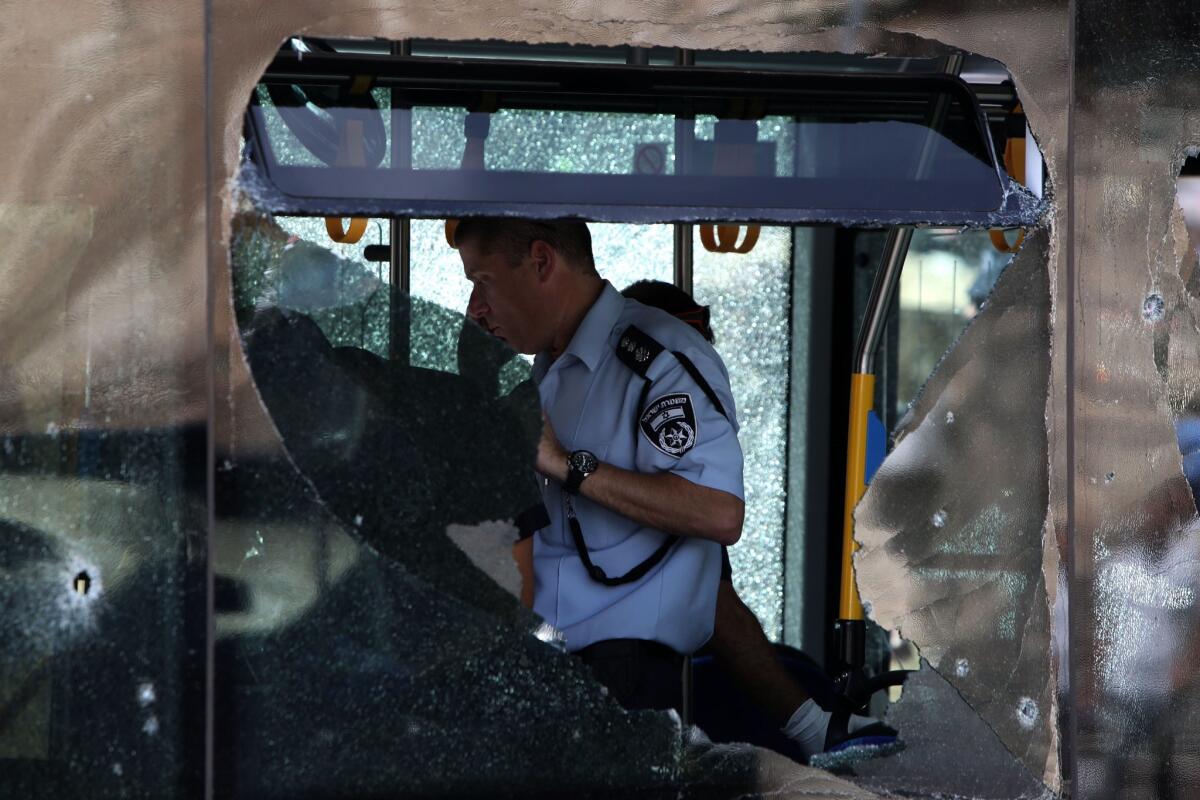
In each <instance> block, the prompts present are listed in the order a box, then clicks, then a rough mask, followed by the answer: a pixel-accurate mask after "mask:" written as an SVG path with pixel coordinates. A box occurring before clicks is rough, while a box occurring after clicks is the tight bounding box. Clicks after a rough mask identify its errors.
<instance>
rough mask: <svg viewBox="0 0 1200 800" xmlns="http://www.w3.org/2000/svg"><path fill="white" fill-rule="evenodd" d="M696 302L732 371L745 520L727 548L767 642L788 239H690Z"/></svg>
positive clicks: (774, 577)
mask: <svg viewBox="0 0 1200 800" xmlns="http://www.w3.org/2000/svg"><path fill="white" fill-rule="evenodd" d="M694 248H695V249H694V252H695V267H694V278H693V281H694V287H695V296H696V300H697V301H698V302H700V303H704V304H707V305H710V306H711V319H712V328H713V333H714V334H715V335H716V342H715V347H716V349H717V352H718V353H720V354H721V358H722V359H724V361H725V366H726V367H727V368H728V369H729V378H730V383H731V384H732V388H733V396H734V399H735V400H736V402H737V412H738V421H739V423H740V424H741V430H740V431H739V433H738V440H739V441H740V442H741V445H742V451H743V453H744V456H745V487H746V522H745V525H744V526H743V529H742V538H741V541H739V542H738V543H737V544H736V545H735V546H734V547H732V548H731V549H730V551H729V560H730V562H731V564H732V565H733V583H734V587H735V588H736V589H737V591H738V594H739V595H740V596H741V598H742V600H743V601H745V603H746V605H748V606H749V607H750V608H751V610H753V611H754V613H755V615H756V616H757V617H758V618H759V621H760V622H761V623H762V626H763V630H764V631H766V633H767V636H768V637H769V638H771V639H772V640H778V639H779V638H780V636H781V635H782V633H783V561H782V559H783V540H784V501H785V498H786V480H787V469H786V461H787V434H788V429H787V400H788V360H789V355H788V330H789V312H790V308H791V305H790V301H791V295H790V292H791V262H792V239H791V230H790V229H788V228H764V229H763V230H762V233H761V235H760V238H759V240H758V244H757V245H756V246H755V248H754V249H753V250H752V251H751V252H749V253H747V254H745V255H742V254H738V253H721V254H718V253H709V252H708V251H706V250H705V249H704V247H703V245H702V244H701V242H700V240H699V237H698V235H697V238H696V240H695V242H694Z"/></svg>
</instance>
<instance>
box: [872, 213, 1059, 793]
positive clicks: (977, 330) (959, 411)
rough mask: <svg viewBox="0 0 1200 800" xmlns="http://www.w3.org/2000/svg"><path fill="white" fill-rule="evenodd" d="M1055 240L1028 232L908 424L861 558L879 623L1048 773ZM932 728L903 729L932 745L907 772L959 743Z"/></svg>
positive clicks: (938, 779)
mask: <svg viewBox="0 0 1200 800" xmlns="http://www.w3.org/2000/svg"><path fill="white" fill-rule="evenodd" d="M1047 242H1048V237H1047V235H1046V234H1045V232H1041V231H1039V232H1037V233H1034V234H1031V235H1030V236H1029V239H1028V241H1027V242H1026V243H1025V245H1024V247H1023V249H1022V250H1021V252H1020V253H1019V254H1018V255H1017V257H1016V260H1015V261H1014V262H1013V264H1012V266H1010V267H1009V268H1008V269H1007V270H1006V271H1005V272H1004V274H1003V275H1002V276H1001V278H1000V280H999V282H998V283H997V284H996V287H995V290H994V291H993V293H992V294H991V296H990V298H989V299H988V302H987V303H986V304H985V305H984V307H983V309H982V311H980V312H979V314H978V315H977V316H976V317H975V318H974V320H973V321H972V323H971V325H970V327H968V328H967V330H966V331H965V332H964V333H963V335H962V337H961V338H960V339H959V341H958V343H957V344H956V345H955V347H954V349H953V350H951V351H950V352H949V353H948V354H947V355H946V357H945V359H944V360H943V361H942V362H941V363H940V364H939V366H938V368H937V371H936V372H935V374H934V375H933V377H932V378H931V379H930V380H929V382H928V383H927V384H926V385H925V387H924V389H923V390H922V393H921V395H920V397H919V398H918V399H917V400H916V402H915V403H914V405H913V406H912V408H911V409H910V411H909V413H908V415H907V416H906V418H905V419H904V420H903V421H902V422H901V424H900V426H899V429H898V430H897V431H896V433H895V439H896V444H895V448H894V450H893V451H892V453H891V455H890V456H889V457H888V459H887V460H886V461H885V462H884V463H883V465H882V466H881V467H880V469H879V471H878V472H877V473H876V474H875V478H874V480H873V481H872V482H871V485H870V487H869V488H868V490H867V494H866V496H865V497H864V499H863V501H862V503H860V505H859V507H858V511H857V513H856V523H857V524H856V534H857V538H858V539H859V541H860V542H862V545H863V548H862V550H861V551H860V553H859V555H858V556H857V558H856V562H855V566H856V570H857V575H858V583H859V587H860V590H861V592H862V596H863V600H864V603H867V604H869V606H870V608H871V612H870V613H871V616H872V618H873V619H875V620H876V621H877V622H878V623H879V624H881V625H883V626H884V627H887V628H893V629H898V630H899V632H900V633H901V635H903V636H904V637H905V638H907V639H910V640H912V641H913V642H914V643H915V644H916V645H917V646H918V647H919V649H920V652H921V654H922V656H923V657H924V659H926V660H927V661H928V663H929V665H930V666H931V667H932V668H933V669H935V670H936V671H937V672H938V673H939V674H940V675H941V676H942V677H943V678H944V679H945V680H946V681H948V682H949V684H950V685H952V686H953V687H954V689H955V690H957V692H958V693H959V694H960V695H961V697H962V699H963V700H964V701H965V702H966V703H967V704H969V707H970V708H972V709H974V710H975V711H976V712H977V713H978V714H979V715H980V716H981V717H982V719H983V721H984V722H985V723H986V724H987V726H988V727H989V728H990V729H991V730H992V731H993V732H994V734H995V736H996V737H998V739H999V740H1000V742H1001V743H1002V745H1003V747H1004V748H1007V750H1008V751H1009V752H1011V753H1012V754H1013V755H1015V756H1016V757H1017V758H1018V760H1019V761H1020V762H1021V763H1022V764H1023V765H1024V769H1025V770H1026V771H1027V772H1028V773H1029V774H1030V775H1033V776H1035V777H1036V778H1038V779H1040V778H1041V777H1042V776H1043V774H1044V773H1045V772H1046V770H1047V764H1048V761H1049V759H1050V758H1051V757H1052V754H1053V752H1054V750H1055V748H1056V747H1057V741H1056V737H1055V730H1056V729H1055V724H1054V719H1053V714H1052V713H1050V710H1051V709H1052V708H1053V700H1054V691H1055V683H1054V678H1053V672H1052V670H1051V658H1050V654H1051V649H1050V605H1049V599H1048V594H1047V589H1046V586H1045V579H1044V576H1043V572H1042V568H1043V561H1044V550H1043V533H1044V525H1045V516H1046V509H1047V507H1048V502H1049V500H1048V456H1047V438H1046V427H1045V405H1046V396H1047V391H1048V387H1049V365H1050V347H1049V344H1050V339H1049V335H1050V327H1049V314H1050V301H1049V292H1048V276H1047V263H1048V262H1047V257H1046V247H1047ZM982 464H986V465H987V467H986V470H987V475H986V478H985V476H983V475H981V474H980V472H979V470H980V469H981V465H982ZM901 576H902V577H901ZM898 577H901V579H898ZM905 697H908V692H907V691H906V692H905ZM936 728H937V731H940V733H939V734H936V735H935V734H934V733H933V732H929V731H925V732H917V731H910V730H908V729H905V728H903V727H902V728H901V733H902V735H905V736H906V737H907V736H909V735H910V734H911V735H913V736H914V737H917V736H919V737H920V738H919V739H916V738H914V740H913V741H910V742H909V749H908V750H907V751H906V752H905V753H904V754H903V755H902V756H901V759H902V761H903V762H904V763H909V762H911V763H913V764H920V763H924V764H926V765H930V764H934V763H937V762H939V761H940V762H942V763H945V760H946V757H947V756H946V754H947V753H949V752H954V749H955V747H956V746H957V744H958V743H959V739H960V736H961V734H960V732H959V731H958V730H956V728H955V727H954V726H952V725H938V726H936ZM1001 752H1002V751H1001ZM956 758H958V757H957V756H956ZM919 772H920V771H919V770H918V771H917V772H916V773H914V775H913V777H912V778H911V780H913V781H915V783H916V784H918V785H920V786H921V789H922V790H923V791H927V792H933V791H945V792H956V791H958V789H956V788H955V782H956V781H957V780H958V779H959V778H962V777H963V776H964V775H965V774H967V773H965V772H958V771H946V770H933V769H927V770H926V772H925V774H924V775H923V776H920V777H918V773H919ZM990 796H999V795H990Z"/></svg>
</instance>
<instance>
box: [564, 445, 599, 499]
mask: <svg viewBox="0 0 1200 800" xmlns="http://www.w3.org/2000/svg"><path fill="white" fill-rule="evenodd" d="M599 466H600V459H598V458H596V456H595V454H593V453H590V452H588V451H587V450H576V451H575V452H574V453H571V455H569V456H567V479H566V481H564V482H563V488H564V489H566V490H567V492H569V493H570V494H579V484H581V483H583V479H584V478H586V477H587V476H588V475H591V474H592V473H593V472H595V471H596V468H597V467H599Z"/></svg>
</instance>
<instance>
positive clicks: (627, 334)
mask: <svg viewBox="0 0 1200 800" xmlns="http://www.w3.org/2000/svg"><path fill="white" fill-rule="evenodd" d="M664 349H665V348H664V347H663V346H662V345H661V344H659V343H658V342H656V341H654V339H653V337H651V336H649V335H648V334H646V333H643V332H642V331H641V330H639V329H638V328H637V326H635V325H630V326H629V327H628V328H626V329H625V330H624V332H622V333H621V338H620V339H618V340H617V358H619V359H621V362H622V363H623V364H625V366H627V367H629V368H630V369H631V370H633V371H634V372H636V373H637V374H638V375H641V376H642V377H643V378H644V377H646V370H648V369H650V365H651V364H653V363H654V359H656V358H658V354H659V353H661V352H662V351H663V350H664Z"/></svg>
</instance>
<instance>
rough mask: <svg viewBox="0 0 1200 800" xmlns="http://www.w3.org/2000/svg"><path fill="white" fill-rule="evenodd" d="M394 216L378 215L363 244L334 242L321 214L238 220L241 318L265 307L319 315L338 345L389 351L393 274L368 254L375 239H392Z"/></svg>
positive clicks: (383, 353) (236, 294)
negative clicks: (390, 223) (390, 230)
mask: <svg viewBox="0 0 1200 800" xmlns="http://www.w3.org/2000/svg"><path fill="white" fill-rule="evenodd" d="M387 231H388V222H387V220H380V219H373V220H369V221H368V224H367V234H366V235H365V236H364V237H363V239H362V240H360V241H359V242H357V243H356V244H338V243H335V242H333V241H332V240H331V239H330V238H329V235H328V233H327V232H326V230H325V221H324V220H323V219H320V218H315V217H282V216H280V217H274V218H271V217H267V216H258V215H254V216H250V215H243V216H239V217H237V218H235V220H234V230H233V261H234V264H235V266H236V268H237V269H238V280H237V282H236V283H235V284H234V307H235V309H236V310H237V312H238V316H239V319H242V320H244V319H246V315H248V314H252V313H253V311H254V309H256V308H261V307H264V306H278V307H280V308H285V309H291V310H293V311H299V312H301V313H303V314H306V315H308V316H309V317H311V318H312V319H313V320H314V321H315V322H316V323H317V325H318V326H319V327H320V329H321V331H322V333H324V334H325V337H326V338H327V339H328V340H329V342H330V344H332V345H333V346H334V347H348V346H353V347H359V348H363V349H366V350H370V351H371V352H373V353H375V354H376V355H378V356H381V357H383V358H386V357H387V354H388V337H389V327H388V326H389V322H388V308H389V287H388V281H389V277H390V276H389V272H388V266H387V264H385V263H372V262H369V261H367V260H366V259H365V258H364V257H363V250H364V248H365V247H366V246H367V244H385V243H386V242H387Z"/></svg>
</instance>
